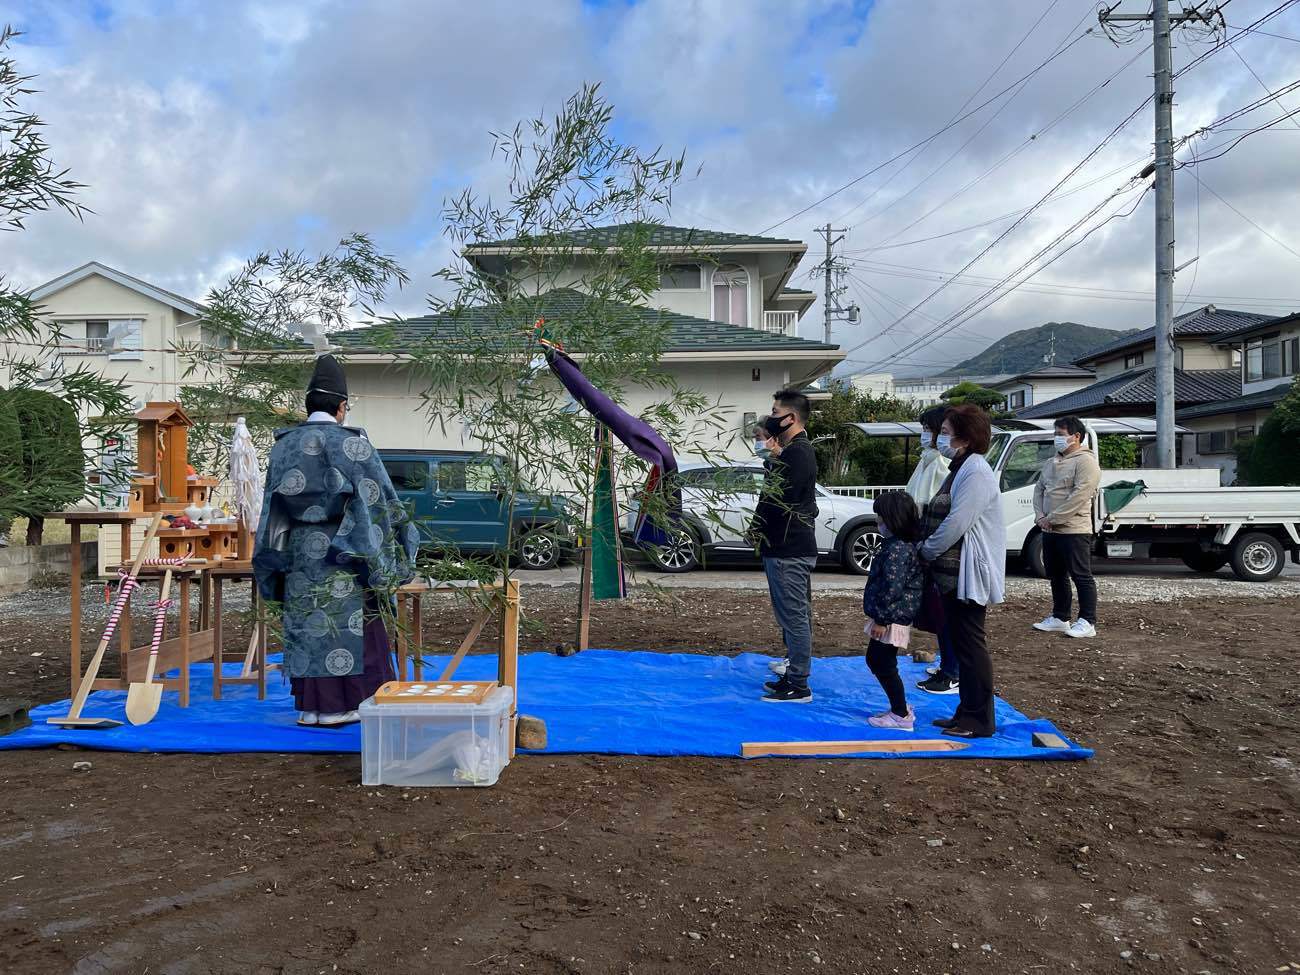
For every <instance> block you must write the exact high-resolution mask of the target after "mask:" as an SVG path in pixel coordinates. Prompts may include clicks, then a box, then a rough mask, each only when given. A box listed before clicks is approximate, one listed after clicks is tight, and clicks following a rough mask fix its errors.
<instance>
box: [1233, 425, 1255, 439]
mask: <svg viewBox="0 0 1300 975" xmlns="http://www.w3.org/2000/svg"><path fill="white" fill-rule="evenodd" d="M1254 435H1255V428H1254V427H1237V439H1238V440H1249V439H1250V438H1251V437H1253V436H1254Z"/></svg>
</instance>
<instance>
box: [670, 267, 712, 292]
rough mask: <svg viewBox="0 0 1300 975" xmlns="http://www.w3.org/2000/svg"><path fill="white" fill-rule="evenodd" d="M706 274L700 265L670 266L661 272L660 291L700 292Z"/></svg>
mask: <svg viewBox="0 0 1300 975" xmlns="http://www.w3.org/2000/svg"><path fill="white" fill-rule="evenodd" d="M703 284H704V272H703V271H702V270H701V269H700V266H699V265H698V264H670V265H668V266H667V267H665V268H661V269H660V271H659V290H660V291H699V290H700V288H701V287H702V286H703Z"/></svg>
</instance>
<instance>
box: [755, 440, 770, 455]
mask: <svg viewBox="0 0 1300 975" xmlns="http://www.w3.org/2000/svg"><path fill="white" fill-rule="evenodd" d="M771 452H772V451H770V450H768V449H767V441H766V440H755V441H754V453H755V454H756V455H757V456H759V457H764V456H766V455H767V454H770V453H771Z"/></svg>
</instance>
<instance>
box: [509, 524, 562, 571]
mask: <svg viewBox="0 0 1300 975" xmlns="http://www.w3.org/2000/svg"><path fill="white" fill-rule="evenodd" d="M515 558H516V560H517V561H518V563H519V566H520V567H521V568H524V569H530V570H532V571H534V572H542V571H544V570H546V569H554V568H555V567H556V566H557V565H559V564H560V541H559V539H558V538H557V537H556V535H555V532H553V531H552V530H551V529H549V528H545V527H540V528H524V529H521V530H520V534H519V541H518V542H516V543H515Z"/></svg>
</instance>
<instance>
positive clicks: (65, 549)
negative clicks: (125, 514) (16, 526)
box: [0, 542, 98, 596]
mask: <svg viewBox="0 0 1300 975" xmlns="http://www.w3.org/2000/svg"><path fill="white" fill-rule="evenodd" d="M97 560H98V546H97V545H96V543H95V542H82V543H81V568H82V574H83V576H87V575H89V576H93V575H95V573H96V570H97ZM71 571H72V546H71V545H11V546H9V547H8V548H0V595H4V596H7V595H10V594H11V593H16V592H22V591H24V590H25V589H27V588H28V587H29V586H30V585H31V583H32V580H33V579H36V578H37V577H39V576H49V575H61V576H64V577H67V575H68V574H69V573H70V572H71Z"/></svg>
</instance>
